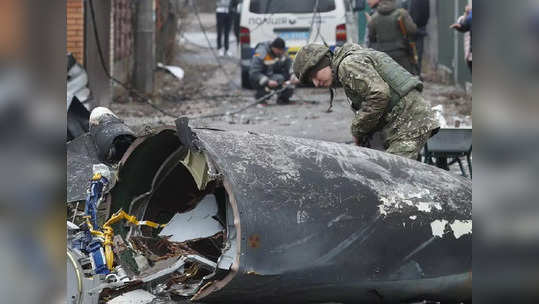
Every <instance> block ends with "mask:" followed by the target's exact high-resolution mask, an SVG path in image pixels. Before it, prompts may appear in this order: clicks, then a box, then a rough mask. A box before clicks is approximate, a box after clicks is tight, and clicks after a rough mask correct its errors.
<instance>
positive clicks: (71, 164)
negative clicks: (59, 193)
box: [67, 133, 100, 203]
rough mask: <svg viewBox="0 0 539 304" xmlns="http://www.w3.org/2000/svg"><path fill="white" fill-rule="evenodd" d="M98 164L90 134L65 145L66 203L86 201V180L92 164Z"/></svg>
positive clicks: (89, 175) (90, 173)
mask: <svg viewBox="0 0 539 304" xmlns="http://www.w3.org/2000/svg"><path fill="white" fill-rule="evenodd" d="M98 163H100V161H99V159H98V157H97V150H96V148H95V144H94V141H93V139H92V137H91V135H90V134H88V133H86V134H84V135H82V136H79V137H78V138H75V139H74V140H72V141H70V142H68V143H67V202H68V203H71V202H75V201H83V200H85V199H86V195H87V194H86V190H87V188H88V180H89V179H90V178H91V177H92V166H93V164H98Z"/></svg>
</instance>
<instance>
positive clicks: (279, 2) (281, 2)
mask: <svg viewBox="0 0 539 304" xmlns="http://www.w3.org/2000/svg"><path fill="white" fill-rule="evenodd" d="M315 3H316V0H295V1H289V0H252V1H251V5H250V6H249V11H250V12H251V13H254V14H278V13H283V14H286V13H292V14H301V13H312V12H314V10H315V7H314V5H315ZM334 9H335V0H318V9H317V10H316V11H317V12H320V13H324V12H329V11H332V10H334Z"/></svg>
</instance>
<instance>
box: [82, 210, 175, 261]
mask: <svg viewBox="0 0 539 304" xmlns="http://www.w3.org/2000/svg"><path fill="white" fill-rule="evenodd" d="M85 218H86V223H87V225H88V227H89V228H90V233H91V234H92V235H95V236H98V237H101V238H103V239H104V241H103V247H105V260H106V263H107V268H108V269H109V270H112V269H113V267H112V265H113V264H114V253H113V251H112V238H113V237H114V229H112V227H111V225H113V224H115V223H117V222H119V221H121V220H126V221H128V222H130V223H132V224H134V225H137V226H143V225H144V226H149V227H152V228H154V229H155V228H162V227H165V225H164V224H158V223H155V222H152V221H139V220H137V218H136V217H135V216H133V215H129V214H127V213H126V212H125V211H123V210H119V211H118V212H116V213H115V214H113V215H112V216H111V217H110V219H109V220H108V221H106V222H105V224H103V232H101V231H98V230H94V228H93V226H92V224H91V223H90V217H89V216H85Z"/></svg>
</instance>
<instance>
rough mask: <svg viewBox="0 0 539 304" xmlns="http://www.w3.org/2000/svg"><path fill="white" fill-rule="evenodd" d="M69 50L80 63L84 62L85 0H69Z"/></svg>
mask: <svg viewBox="0 0 539 304" xmlns="http://www.w3.org/2000/svg"><path fill="white" fill-rule="evenodd" d="M66 15H67V21H66V23H67V37H66V42H67V51H68V52H71V53H73V56H75V58H76V59H77V61H78V62H79V63H81V64H82V63H84V6H83V0H67V9H66Z"/></svg>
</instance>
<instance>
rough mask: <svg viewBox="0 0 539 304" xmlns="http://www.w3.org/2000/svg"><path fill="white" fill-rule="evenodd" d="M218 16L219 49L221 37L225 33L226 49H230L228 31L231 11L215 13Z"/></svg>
mask: <svg viewBox="0 0 539 304" xmlns="http://www.w3.org/2000/svg"><path fill="white" fill-rule="evenodd" d="M215 14H216V17H217V49H220V48H221V46H222V44H221V37H222V36H223V34H224V36H225V37H224V38H225V50H228V33H229V32H230V21H231V20H230V19H231V18H230V14H229V13H215Z"/></svg>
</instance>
